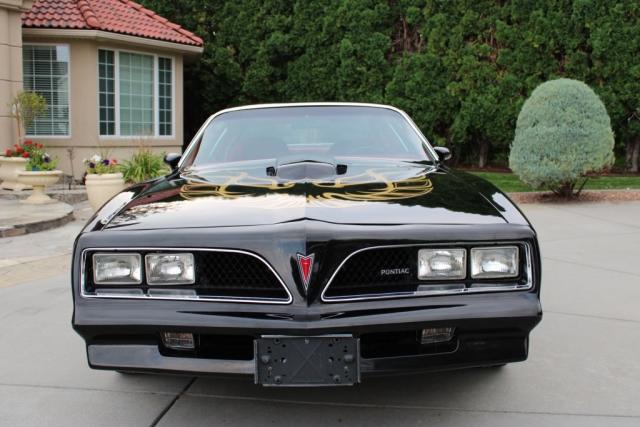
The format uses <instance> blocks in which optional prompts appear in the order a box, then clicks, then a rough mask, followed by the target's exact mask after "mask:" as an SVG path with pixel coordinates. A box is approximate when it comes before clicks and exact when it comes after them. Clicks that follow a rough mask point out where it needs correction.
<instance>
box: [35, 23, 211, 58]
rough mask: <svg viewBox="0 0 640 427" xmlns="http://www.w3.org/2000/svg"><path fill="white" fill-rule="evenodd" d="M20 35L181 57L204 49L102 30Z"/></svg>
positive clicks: (50, 30)
mask: <svg viewBox="0 0 640 427" xmlns="http://www.w3.org/2000/svg"><path fill="white" fill-rule="evenodd" d="M22 34H23V36H32V37H60V38H73V39H85V40H87V39H88V40H96V41H99V42H101V41H111V42H119V43H128V44H134V45H137V46H145V47H150V48H157V49H166V50H171V51H174V52H180V53H182V54H183V55H200V54H202V51H203V49H204V48H203V47H202V46H195V45H188V44H183V43H176V42H170V41H165V40H158V39H152V38H148V37H140V36H133V35H129V34H121V33H112V32H109V31H103V30H89V29H69V28H30V27H23V28H22Z"/></svg>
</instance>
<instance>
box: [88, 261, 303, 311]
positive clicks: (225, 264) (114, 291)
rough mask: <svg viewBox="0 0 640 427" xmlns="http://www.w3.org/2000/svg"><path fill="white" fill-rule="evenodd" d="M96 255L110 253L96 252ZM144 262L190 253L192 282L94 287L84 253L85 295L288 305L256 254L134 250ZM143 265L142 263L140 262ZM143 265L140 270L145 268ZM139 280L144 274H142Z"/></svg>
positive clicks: (285, 295) (281, 288) (281, 286)
mask: <svg viewBox="0 0 640 427" xmlns="http://www.w3.org/2000/svg"><path fill="white" fill-rule="evenodd" d="M95 252H109V250H96V251H95ZM127 252H135V253H139V254H140V255H141V257H142V260H144V257H145V255H146V254H148V253H172V252H191V253H193V256H194V261H195V273H196V274H195V277H196V280H195V283H194V284H192V285H156V286H149V285H148V283H147V282H146V279H143V282H142V283H141V284H140V285H115V286H114V285H109V286H106V285H95V284H94V283H93V266H92V262H91V260H92V254H93V253H94V251H88V252H86V253H85V257H84V259H85V267H84V268H85V275H84V278H85V279H84V284H83V294H84V295H85V296H90V297H91V296H102V297H120V298H125V297H126V298H150V297H151V298H161V299H204V300H206V299H214V300H217V299H221V300H240V301H258V302H259V301H267V302H278V303H288V302H290V299H291V296H290V294H289V292H288V291H287V289H286V288H285V285H284V283H282V281H281V280H280V278H279V277H278V276H277V275H276V273H275V271H273V270H272V269H271V267H270V266H269V265H268V264H267V262H266V261H264V260H263V259H262V258H259V257H258V256H257V255H253V254H251V253H248V252H241V251H235V250H224V249H215V250H214V249H211V250H202V249H194V250H189V249H180V250H166V249H157V250H152V249H144V250H142V249H135V248H129V249H127ZM143 264H144V261H143ZM144 268H145V267H144V265H143V269H144ZM142 277H143V278H145V277H146V274H145V272H144V271H143V272H142Z"/></svg>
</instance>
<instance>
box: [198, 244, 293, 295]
mask: <svg viewBox="0 0 640 427" xmlns="http://www.w3.org/2000/svg"><path fill="white" fill-rule="evenodd" d="M194 255H195V264H196V285H195V287H194V288H195V289H196V292H197V293H198V295H205V296H222V297H243V298H270V299H285V300H286V299H287V298H288V295H287V292H286V291H285V289H284V287H283V285H282V284H280V282H279V280H278V278H277V277H276V276H275V274H274V273H273V271H271V269H270V268H269V267H268V266H267V265H266V264H265V263H264V262H262V261H261V260H260V259H258V258H256V257H254V256H251V255H248V254H245V253H237V252H196V253H195V254H194Z"/></svg>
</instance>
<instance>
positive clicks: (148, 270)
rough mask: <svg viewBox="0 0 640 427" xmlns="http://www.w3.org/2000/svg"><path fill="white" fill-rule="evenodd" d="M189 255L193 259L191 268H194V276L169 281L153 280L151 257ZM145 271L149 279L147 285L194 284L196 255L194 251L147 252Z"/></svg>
mask: <svg viewBox="0 0 640 427" xmlns="http://www.w3.org/2000/svg"><path fill="white" fill-rule="evenodd" d="M185 255H186V256H187V258H190V261H191V268H192V269H193V277H192V278H191V279H187V280H173V281H171V280H169V281H157V280H156V281H154V280H152V277H151V275H152V271H151V270H152V268H151V266H150V262H151V261H150V259H152V258H153V257H162V256H174V257H180V256H185ZM144 272H145V278H146V280H147V285H149V286H171V285H192V284H194V283H195V282H196V265H195V257H194V256H193V253H192V252H151V253H148V254H145V256H144Z"/></svg>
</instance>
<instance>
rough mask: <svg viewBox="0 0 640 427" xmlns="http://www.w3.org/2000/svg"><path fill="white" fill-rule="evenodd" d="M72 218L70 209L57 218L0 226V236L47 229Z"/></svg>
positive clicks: (58, 225)
mask: <svg viewBox="0 0 640 427" xmlns="http://www.w3.org/2000/svg"><path fill="white" fill-rule="evenodd" d="M73 220H74V216H73V209H71V210H70V211H69V212H68V213H67V214H66V215H64V216H61V217H58V218H53V219H47V220H44V221H37V222H30V223H27V224H16V225H13V226H11V227H6V228H0V238H3V237H15V236H22V235H24V234H29V233H35V232H38V231H44V230H49V229H51V228H56V227H61V226H63V225H65V224H66V223H68V222H71V221H73Z"/></svg>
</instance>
